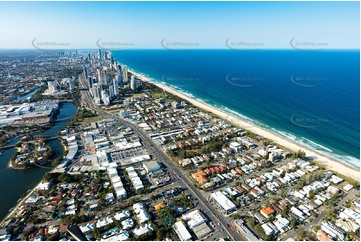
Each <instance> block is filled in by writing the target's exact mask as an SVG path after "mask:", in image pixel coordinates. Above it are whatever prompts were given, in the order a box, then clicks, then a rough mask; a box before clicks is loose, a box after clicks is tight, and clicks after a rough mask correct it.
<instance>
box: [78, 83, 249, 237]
mask: <svg viewBox="0 0 361 242" xmlns="http://www.w3.org/2000/svg"><path fill="white" fill-rule="evenodd" d="M80 84H81V85H82V88H84V89H86V91H85V90H84V89H83V90H84V91H82V92H81V93H82V95H83V98H84V101H85V103H86V105H87V106H88V107H89V108H90V109H93V110H94V111H96V112H97V113H98V114H100V115H102V116H103V117H106V118H112V119H115V120H117V121H118V123H119V124H121V125H125V126H128V127H130V128H132V129H133V130H134V132H136V133H137V135H138V136H139V137H140V138H141V140H142V142H143V144H144V145H145V147H146V148H147V149H148V150H150V151H151V152H152V153H153V154H154V155H155V157H156V158H158V159H159V160H161V161H163V162H164V163H165V164H166V165H167V166H168V167H169V168H171V170H172V171H173V172H174V173H175V174H176V175H177V176H178V178H179V179H180V180H181V181H183V183H184V185H185V186H186V187H187V188H188V189H189V191H190V192H191V193H192V194H193V196H194V197H196V198H198V201H199V206H200V208H201V209H202V210H203V211H204V212H205V213H206V214H207V216H208V217H209V218H210V219H211V220H212V221H213V222H215V223H214V224H218V225H219V224H220V226H219V227H218V230H220V231H219V232H220V233H221V234H223V233H222V232H221V231H223V232H225V233H226V234H227V236H225V237H229V238H230V239H232V240H235V241H246V240H247V238H246V237H244V236H243V235H241V234H239V233H237V232H236V230H235V229H234V228H233V227H232V225H231V224H229V222H228V221H227V220H226V219H225V217H224V216H223V215H222V214H221V213H220V211H219V210H218V209H215V208H214V207H213V205H212V204H211V203H210V202H209V201H208V200H207V198H205V197H204V196H203V194H202V193H201V191H199V190H198V189H197V188H196V187H195V185H194V184H193V182H191V181H190V180H189V179H188V178H187V177H186V176H185V175H184V173H183V171H182V170H181V169H180V168H179V167H178V166H177V165H175V164H174V162H173V161H172V160H171V159H170V158H169V157H168V156H167V155H166V154H165V153H164V152H163V150H162V149H161V148H160V147H159V146H158V145H156V144H155V143H154V142H153V140H152V139H151V138H150V137H149V136H148V134H147V133H146V132H145V131H144V130H142V129H141V128H139V127H138V126H137V125H136V124H134V123H132V122H130V121H129V120H126V119H123V118H121V117H120V116H118V115H115V114H113V113H110V112H107V111H104V110H103V109H101V108H99V107H97V106H96V105H95V103H94V102H93V98H92V97H91V96H90V93H89V90H88V89H87V86H86V84H85V82H84V80H83V78H80ZM220 227H221V228H220Z"/></svg>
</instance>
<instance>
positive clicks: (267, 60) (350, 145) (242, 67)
mask: <svg viewBox="0 0 361 242" xmlns="http://www.w3.org/2000/svg"><path fill="white" fill-rule="evenodd" d="M112 56H113V57H114V58H115V59H116V60H117V61H118V62H119V63H121V64H125V65H127V66H128V68H129V69H131V70H134V71H136V72H138V73H141V74H143V75H145V76H147V77H149V78H152V79H153V80H154V81H157V82H161V83H164V84H167V85H168V86H171V87H173V88H175V89H176V90H178V91H181V92H182V93H185V94H187V95H189V96H192V97H194V98H196V99H199V100H202V101H204V102H206V103H208V104H210V105H213V106H215V107H217V108H220V109H222V110H224V111H226V112H228V113H231V114H233V115H236V116H238V117H241V118H243V119H246V120H248V121H251V122H253V123H255V124H257V125H259V126H261V127H264V128H266V129H268V130H270V131H272V132H274V133H277V134H279V135H282V136H284V137H287V138H288V139H291V140H294V141H296V142H298V143H301V144H303V145H305V146H307V147H310V148H312V149H315V150H317V151H319V152H321V153H324V154H326V155H328V156H331V157H334V158H336V159H338V160H340V161H342V162H345V163H347V164H349V165H352V166H353V167H357V168H359V167H360V159H359V157H360V79H359V76H360V61H359V56H360V52H359V50H345V51H342V50H323V51H298V50H257V51H237V50H184V51H180V50H177V51H175V50H173V51H172V50H125V51H114V52H112Z"/></svg>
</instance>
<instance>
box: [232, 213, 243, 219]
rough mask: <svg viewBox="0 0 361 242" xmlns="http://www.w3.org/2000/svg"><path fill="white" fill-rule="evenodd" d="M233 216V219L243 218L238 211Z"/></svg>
mask: <svg viewBox="0 0 361 242" xmlns="http://www.w3.org/2000/svg"><path fill="white" fill-rule="evenodd" d="M232 218H233V219H240V218H241V215H240V214H238V213H235V214H233V215H232Z"/></svg>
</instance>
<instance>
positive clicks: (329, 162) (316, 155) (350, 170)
mask: <svg viewBox="0 0 361 242" xmlns="http://www.w3.org/2000/svg"><path fill="white" fill-rule="evenodd" d="M128 71H129V72H130V73H131V74H133V75H135V76H136V77H137V78H138V79H140V80H142V81H144V82H148V83H151V84H153V85H155V86H157V87H159V88H161V89H163V90H164V91H166V92H169V93H171V94H173V95H175V96H178V97H180V98H182V99H184V100H186V101H188V102H189V103H191V104H192V105H194V106H196V107H198V108H201V109H203V110H205V111H208V112H211V113H212V114H214V115H215V116H218V117H220V118H222V119H224V120H226V121H228V122H230V123H231V124H232V125H234V126H236V127H239V128H242V129H245V130H248V131H250V132H252V133H255V134H257V135H260V136H262V137H264V138H267V139H269V140H272V141H274V142H275V143H276V144H278V145H281V146H283V147H285V148H287V149H289V150H291V151H298V150H303V151H304V152H305V153H306V156H307V157H310V158H311V159H312V160H313V161H314V162H316V163H319V164H321V165H325V166H326V167H327V169H329V170H331V171H334V172H337V173H340V174H342V175H344V176H347V177H350V178H352V179H354V180H356V181H359V180H360V170H359V169H357V168H355V167H352V166H351V165H349V164H345V163H343V162H341V161H339V160H337V159H335V158H332V157H329V156H327V155H325V154H322V153H321V152H318V151H315V150H312V149H310V148H308V147H306V146H304V145H302V144H299V143H297V142H295V141H293V140H289V139H287V138H285V137H282V136H280V135H279V134H275V133H272V132H271V131H268V130H265V129H264V128H262V127H259V126H257V125H256V124H252V123H250V122H248V121H245V120H243V119H241V118H239V117H236V116H234V115H232V114H229V113H226V112H225V111H222V110H220V109H218V108H216V107H213V106H211V105H210V104H207V103H205V102H201V101H199V100H197V99H195V98H192V97H189V96H187V95H185V94H183V93H181V92H179V91H177V90H175V89H173V88H171V87H168V86H166V85H164V84H162V83H158V82H155V81H153V80H151V79H150V78H148V77H146V76H144V75H142V74H139V73H137V72H135V71H133V70H128Z"/></svg>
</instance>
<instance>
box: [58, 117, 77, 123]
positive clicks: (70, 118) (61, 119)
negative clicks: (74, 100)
mask: <svg viewBox="0 0 361 242" xmlns="http://www.w3.org/2000/svg"><path fill="white" fill-rule="evenodd" d="M72 119H73V117H67V118H57V119H56V120H55V122H62V121H68V120H72Z"/></svg>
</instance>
